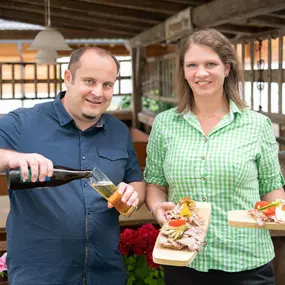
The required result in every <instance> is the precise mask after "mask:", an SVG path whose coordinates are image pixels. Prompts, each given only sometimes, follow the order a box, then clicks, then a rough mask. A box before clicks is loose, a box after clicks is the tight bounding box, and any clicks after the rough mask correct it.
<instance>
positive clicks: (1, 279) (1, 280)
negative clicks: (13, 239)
mask: <svg viewBox="0 0 285 285" xmlns="http://www.w3.org/2000/svg"><path fill="white" fill-rule="evenodd" d="M6 255H7V253H4V254H3V255H2V256H1V257H0V285H8V275H7V264H6Z"/></svg>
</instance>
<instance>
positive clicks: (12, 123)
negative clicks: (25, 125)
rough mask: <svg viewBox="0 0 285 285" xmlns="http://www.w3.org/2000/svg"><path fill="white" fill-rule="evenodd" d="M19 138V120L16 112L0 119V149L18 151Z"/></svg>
mask: <svg viewBox="0 0 285 285" xmlns="http://www.w3.org/2000/svg"><path fill="white" fill-rule="evenodd" d="M20 136H21V120H20V117H19V115H18V113H17V112H16V111H13V112H10V113H8V114H7V115H4V116H3V117H2V118H1V119H0V148H3V149H12V150H18V148H19V141H20Z"/></svg>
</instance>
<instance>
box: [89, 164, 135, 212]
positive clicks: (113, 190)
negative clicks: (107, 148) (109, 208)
mask: <svg viewBox="0 0 285 285" xmlns="http://www.w3.org/2000/svg"><path fill="white" fill-rule="evenodd" d="M88 180H89V184H90V185H91V187H92V188H93V189H95V190H96V191H97V192H98V193H99V194H100V195H102V196H103V197H104V198H105V199H106V200H107V201H108V202H110V203H111V204H112V205H113V206H114V207H115V208H116V209H117V211H118V212H119V213H120V214H121V215H123V216H128V215H130V214H132V213H133V212H134V211H135V208H134V207H133V206H129V205H127V204H126V203H124V202H122V200H121V198H122V195H121V194H120V193H119V192H118V188H117V187H116V186H115V185H114V184H113V182H112V181H111V180H110V179H109V178H108V177H107V176H106V175H105V174H104V173H103V172H102V171H101V170H100V169H99V168H98V167H97V166H95V167H94V169H93V170H92V175H91V176H90V177H89V178H88Z"/></svg>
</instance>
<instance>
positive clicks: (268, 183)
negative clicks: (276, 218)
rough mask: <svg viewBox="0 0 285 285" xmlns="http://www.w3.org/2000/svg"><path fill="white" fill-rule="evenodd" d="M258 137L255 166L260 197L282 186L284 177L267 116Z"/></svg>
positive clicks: (276, 144)
mask: <svg viewBox="0 0 285 285" xmlns="http://www.w3.org/2000/svg"><path fill="white" fill-rule="evenodd" d="M258 139H259V152H258V155H257V167H258V178H259V192H260V196H261V197H262V196H263V195H265V194H267V193H269V192H271V191H273V190H276V189H279V188H282V187H283V185H284V177H283V175H282V173H281V170H280V164H279V160H278V143H277V142H276V138H275V136H274V133H273V130H272V124H271V121H270V119H269V118H266V119H265V120H264V121H263V124H262V126H261V128H260V133H259V138H258Z"/></svg>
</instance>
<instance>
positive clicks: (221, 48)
mask: <svg viewBox="0 0 285 285" xmlns="http://www.w3.org/2000/svg"><path fill="white" fill-rule="evenodd" d="M194 44H195V45H204V46H207V47H210V48H211V49H212V50H213V51H215V52H216V53H217V54H218V56H219V57H220V59H221V61H222V62H223V63H224V64H229V65H230V72H229V75H228V76H227V77H226V78H225V81H224V93H225V95H226V96H227V99H229V98H230V99H232V100H233V101H234V102H235V104H236V105H237V107H238V108H240V109H243V108H245V107H246V104H245V102H244V100H243V99H242V97H241V95H240V91H241V86H242V85H243V84H241V83H243V82H244V72H243V69H242V67H241V64H240V62H239V59H238V56H237V53H236V51H235V49H234V48H233V46H232V44H231V42H230V41H229V40H228V39H227V38H226V37H225V36H224V35H223V34H221V33H220V32H218V31H217V30H215V29H203V30H198V31H195V32H193V33H192V34H190V35H187V36H186V37H184V38H182V39H181V41H180V44H179V47H178V55H177V59H176V60H177V62H176V74H175V77H174V80H175V81H174V90H175V93H176V97H177V99H178V100H177V102H178V105H177V111H178V112H181V113H185V112H187V111H189V110H191V108H192V106H193V102H194V96H193V92H192V89H191V88H190V86H189V84H188V82H187V81H186V79H185V75H184V68H183V67H184V57H185V54H186V52H187V51H188V50H189V48H190V47H191V45H194Z"/></svg>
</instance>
